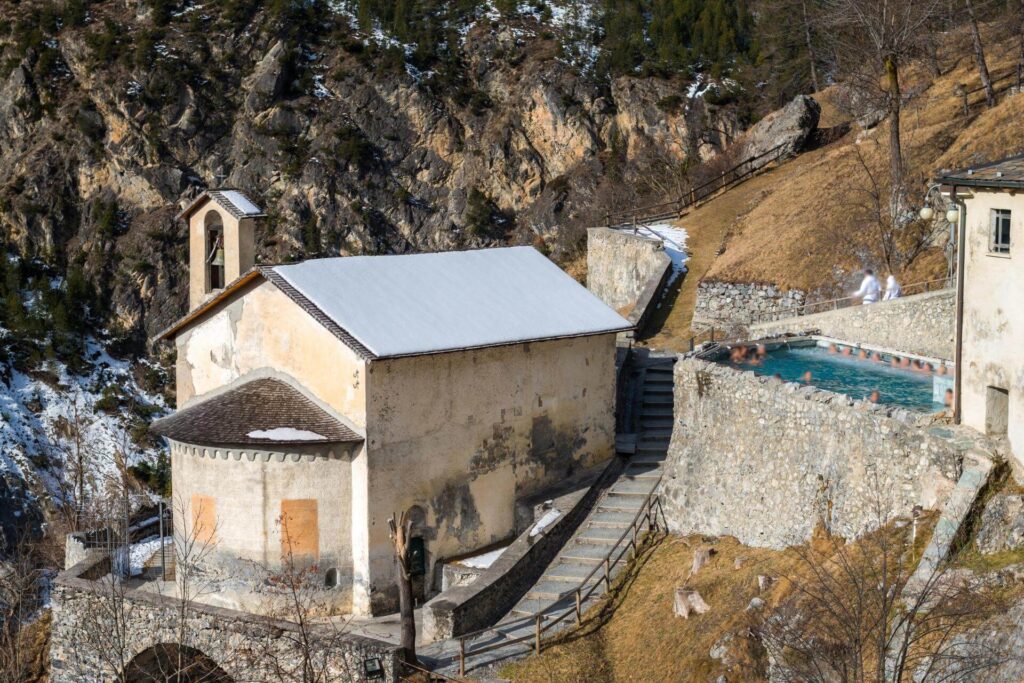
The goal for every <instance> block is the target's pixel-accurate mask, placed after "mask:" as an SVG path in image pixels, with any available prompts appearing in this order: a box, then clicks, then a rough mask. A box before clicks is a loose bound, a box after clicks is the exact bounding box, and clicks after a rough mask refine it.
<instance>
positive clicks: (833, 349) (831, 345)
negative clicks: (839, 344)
mask: <svg viewBox="0 0 1024 683" xmlns="http://www.w3.org/2000/svg"><path fill="white" fill-rule="evenodd" d="M828 352H829V353H838V352H839V349H837V348H836V345H835V344H834V343H832V342H829V345H828Z"/></svg>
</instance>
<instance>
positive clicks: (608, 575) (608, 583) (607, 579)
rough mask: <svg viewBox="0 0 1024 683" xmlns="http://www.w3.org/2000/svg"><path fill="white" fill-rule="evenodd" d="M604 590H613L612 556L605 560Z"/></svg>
mask: <svg viewBox="0 0 1024 683" xmlns="http://www.w3.org/2000/svg"><path fill="white" fill-rule="evenodd" d="M604 589H605V591H607V592H611V590H612V558H611V556H610V555H609V556H606V557H605V558H604Z"/></svg>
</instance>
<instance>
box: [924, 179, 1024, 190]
mask: <svg viewBox="0 0 1024 683" xmlns="http://www.w3.org/2000/svg"><path fill="white" fill-rule="evenodd" d="M936 182H938V183H941V184H943V185H955V186H957V187H977V188H991V189H993V190H1021V189H1024V180H987V179H984V178H971V177H969V176H965V177H960V176H941V177H939V178H936Z"/></svg>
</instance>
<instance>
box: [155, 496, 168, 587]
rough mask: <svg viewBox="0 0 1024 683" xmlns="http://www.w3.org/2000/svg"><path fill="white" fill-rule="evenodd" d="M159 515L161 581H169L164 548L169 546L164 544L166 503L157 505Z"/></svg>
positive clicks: (161, 502)
mask: <svg viewBox="0 0 1024 683" xmlns="http://www.w3.org/2000/svg"><path fill="white" fill-rule="evenodd" d="M157 514H158V515H159V516H160V580H161V581H166V580H167V560H166V559H165V553H164V548H166V547H167V545H166V544H165V543H164V501H163V500H161V501H160V503H159V504H158V505H157Z"/></svg>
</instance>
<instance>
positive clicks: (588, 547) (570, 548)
mask: <svg viewBox="0 0 1024 683" xmlns="http://www.w3.org/2000/svg"><path fill="white" fill-rule="evenodd" d="M607 554H608V546H607V545H605V544H603V543H580V542H579V541H576V542H574V543H570V544H569V545H567V546H566V547H565V548H564V549H563V550H562V557H564V558H566V559H569V560H577V561H579V562H583V563H590V564H598V563H599V562H601V561H602V560H604V556H605V555H607Z"/></svg>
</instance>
